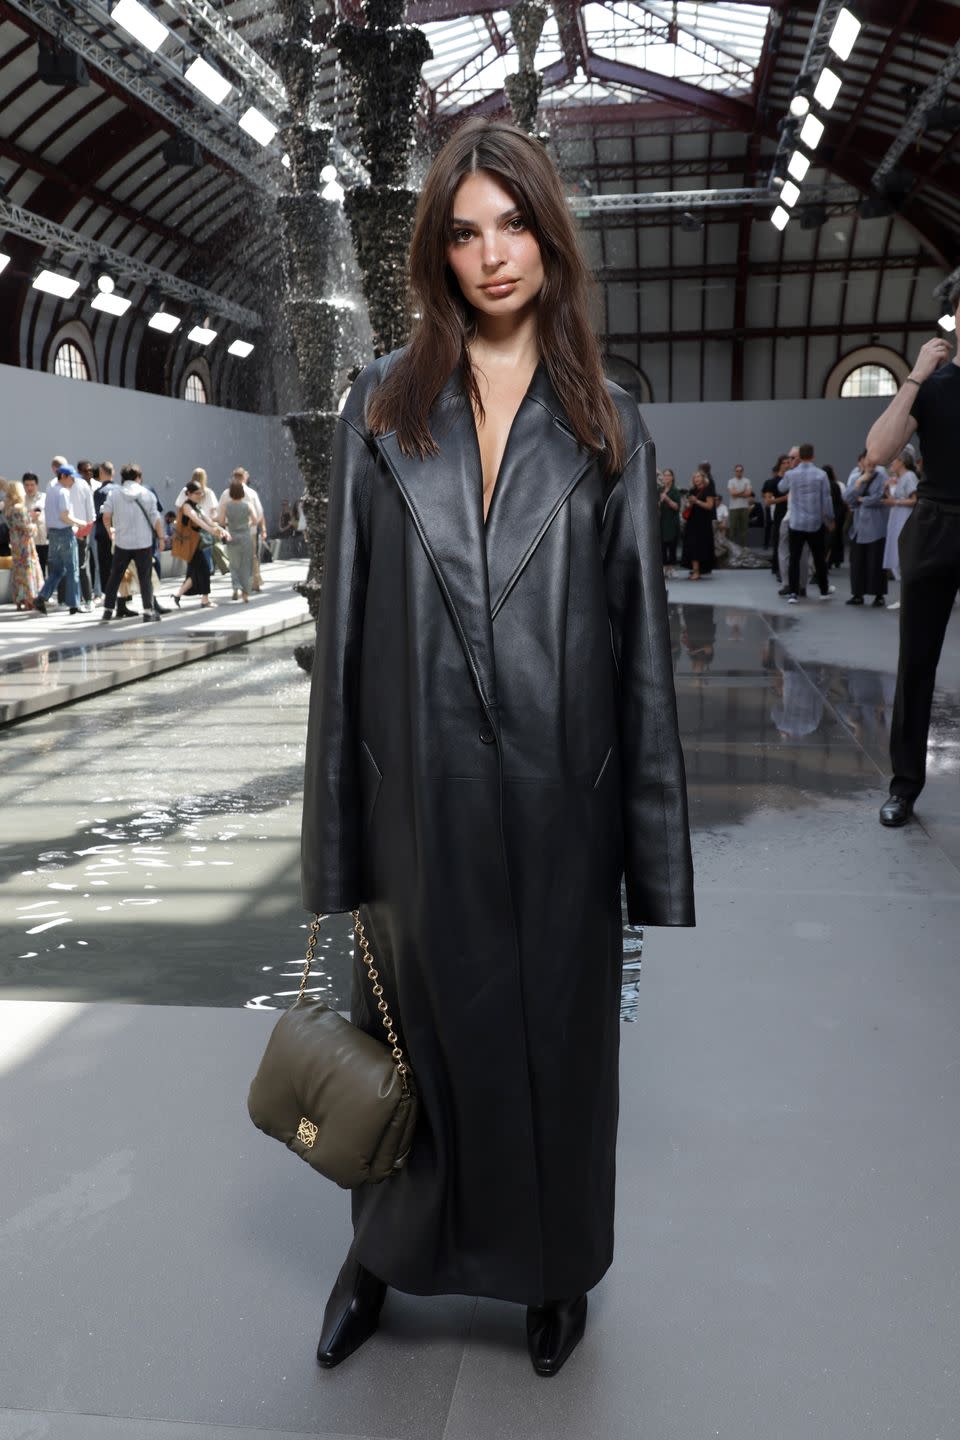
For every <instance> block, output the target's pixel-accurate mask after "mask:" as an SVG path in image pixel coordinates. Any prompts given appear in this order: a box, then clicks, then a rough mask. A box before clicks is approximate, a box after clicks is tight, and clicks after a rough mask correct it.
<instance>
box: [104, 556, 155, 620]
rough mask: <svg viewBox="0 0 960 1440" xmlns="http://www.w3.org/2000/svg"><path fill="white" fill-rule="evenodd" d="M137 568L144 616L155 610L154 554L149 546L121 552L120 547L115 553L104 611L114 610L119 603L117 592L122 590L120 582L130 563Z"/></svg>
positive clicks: (105, 591)
mask: <svg viewBox="0 0 960 1440" xmlns="http://www.w3.org/2000/svg"><path fill="white" fill-rule="evenodd" d="M131 560H132V561H133V563H134V565H136V567H137V580H138V582H139V585H140V597H141V599H142V600H143V611H144V614H146V612H147V611H148V610H152V609H153V578H152V573H151V572H152V569H153V552H152V550H151V548H150V546H149V545H147V546H146V547H145V548H144V549H143V550H121V549H120V548H119V546H118V547H117V549H116V550H114V552H113V563H112V565H111V567H110V579H109V580H108V581H107V584H106V588H105V589H104V592H103V608H104V610H112V609H113V608H114V606H115V605H116V603H117V591H118V590H119V589H120V581H121V580H122V579H123V572H124V570H126V568H127V566H128V565H129V564H130V561H131Z"/></svg>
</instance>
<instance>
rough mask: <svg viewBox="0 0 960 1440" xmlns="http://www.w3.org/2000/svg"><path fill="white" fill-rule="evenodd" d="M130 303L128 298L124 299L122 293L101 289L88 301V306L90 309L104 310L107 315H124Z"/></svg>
mask: <svg viewBox="0 0 960 1440" xmlns="http://www.w3.org/2000/svg"><path fill="white" fill-rule="evenodd" d="M131 303H132V302H131V301H129V300H124V298H123V296H122V295H114V294H113V292H112V291H110V290H101V291H100V292H99V293H98V294H96V295H95V296H94V297H93V299H92V300H91V301H90V308H91V310H105V311H106V313H107V314H108V315H126V313H127V311H128V310H129V309H130V305H131Z"/></svg>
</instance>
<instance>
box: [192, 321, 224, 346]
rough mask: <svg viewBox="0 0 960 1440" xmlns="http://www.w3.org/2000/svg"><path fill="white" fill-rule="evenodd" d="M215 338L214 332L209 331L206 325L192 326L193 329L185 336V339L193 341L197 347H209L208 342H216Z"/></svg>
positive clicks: (215, 333)
mask: <svg viewBox="0 0 960 1440" xmlns="http://www.w3.org/2000/svg"><path fill="white" fill-rule="evenodd" d="M216 338H217V332H216V330H211V329H209V328H208V327H207V326H206V325H194V327H193V329H192V330H191V331H189V333H188V334H187V339H188V340H193V341H194V342H195V343H196V344H197V345H209V344H210V342H211V341H212V340H216Z"/></svg>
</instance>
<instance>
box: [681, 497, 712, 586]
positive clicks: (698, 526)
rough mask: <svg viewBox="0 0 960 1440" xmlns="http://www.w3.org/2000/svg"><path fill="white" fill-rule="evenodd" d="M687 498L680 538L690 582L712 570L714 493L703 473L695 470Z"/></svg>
mask: <svg viewBox="0 0 960 1440" xmlns="http://www.w3.org/2000/svg"><path fill="white" fill-rule="evenodd" d="M690 484H691V489H690V491H689V493H688V495H687V507H686V512H685V513H686V516H687V528H686V530H685V531H684V536H683V563H684V565H686V567H687V569H688V570H689V571H690V576H689V578H690V579H691V580H699V579H700V578H701V577H702V576H703V575H709V574H710V572H711V571H712V570H713V512H714V508H715V507H716V503H717V492H716V489H715V487H714V484H713V481H712V480H708V479H707V476H706V475H705V474H704V472H703V471H702V470H695V471H694V472H693V478H692V479H691V482H690Z"/></svg>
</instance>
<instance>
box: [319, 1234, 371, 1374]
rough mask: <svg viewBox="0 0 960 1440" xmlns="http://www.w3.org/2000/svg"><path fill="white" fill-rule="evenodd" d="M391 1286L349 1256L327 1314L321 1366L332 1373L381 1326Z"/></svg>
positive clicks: (326, 1311)
mask: <svg viewBox="0 0 960 1440" xmlns="http://www.w3.org/2000/svg"><path fill="white" fill-rule="evenodd" d="M386 1294H387V1287H386V1285H385V1284H384V1283H383V1281H382V1280H378V1279H377V1277H376V1275H371V1273H370V1271H369V1270H365V1269H364V1268H363V1266H362V1265H361V1264H360V1262H359V1260H355V1259H354V1258H353V1256H352V1255H348V1256H347V1259H346V1262H345V1264H344V1266H343V1269H342V1270H341V1271H340V1274H339V1275H338V1276H337V1282H336V1284H335V1285H334V1287H333V1289H332V1290H331V1292H330V1299H329V1300H328V1301H327V1308H326V1309H325V1310H324V1312H323V1329H322V1330H321V1332H320V1343H319V1345H318V1346H317V1364H318V1365H322V1366H323V1368H324V1369H325V1370H332V1369H333V1367H334V1366H335V1365H339V1364H340V1362H341V1360H346V1358H347V1356H348V1355H352V1354H353V1352H354V1350H359V1348H360V1346H361V1345H362V1344H363V1342H364V1341H365V1340H369V1339H370V1336H371V1335H373V1334H374V1332H375V1331H376V1329H377V1326H378V1325H379V1324H380V1311H381V1310H382V1309H383V1302H384V1299H385V1298H386Z"/></svg>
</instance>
